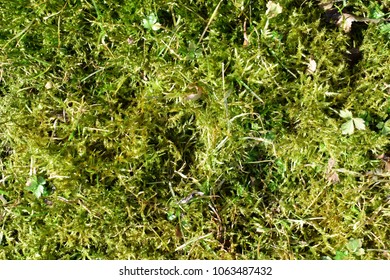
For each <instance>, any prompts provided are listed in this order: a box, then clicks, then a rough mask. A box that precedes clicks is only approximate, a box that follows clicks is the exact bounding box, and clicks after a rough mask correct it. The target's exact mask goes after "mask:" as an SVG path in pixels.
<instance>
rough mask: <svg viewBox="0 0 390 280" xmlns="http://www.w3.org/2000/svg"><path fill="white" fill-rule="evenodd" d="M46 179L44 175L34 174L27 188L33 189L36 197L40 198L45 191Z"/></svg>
mask: <svg viewBox="0 0 390 280" xmlns="http://www.w3.org/2000/svg"><path fill="white" fill-rule="evenodd" d="M45 184H46V181H45V179H44V178H43V177H42V176H38V177H37V176H35V175H34V176H33V177H32V178H30V179H29V181H28V183H27V188H26V190H28V191H31V192H32V193H33V194H34V195H35V196H36V198H40V197H41V196H42V194H43V193H44V192H45Z"/></svg>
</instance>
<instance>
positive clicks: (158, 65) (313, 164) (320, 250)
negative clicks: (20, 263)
mask: <svg viewBox="0 0 390 280" xmlns="http://www.w3.org/2000/svg"><path fill="white" fill-rule="evenodd" d="M255 2H256V3H255ZM267 2H268V1H246V0H241V1H238V0H229V1H221V2H219V1H201V0H198V1H195V0H194V1H184V0H179V1H174V2H167V1H101V0H68V1H45V0H31V1H28V4H27V5H26V3H25V1H21V0H20V1H19V0H10V1H2V3H0V26H1V28H0V124H1V126H0V135H1V142H0V170H1V171H0V172H1V178H0V195H2V201H0V204H1V205H0V258H1V259H389V258H390V252H389V250H390V241H389V240H390V238H389V233H390V227H389V222H390V203H389V195H390V184H389V179H388V178H389V177H388V174H389V173H388V170H387V168H386V166H385V167H384V166H383V164H385V162H384V161H383V160H380V159H378V156H379V155H381V154H386V153H387V152H388V151H389V147H390V146H389V145H390V143H389V136H388V130H386V129H387V127H386V125H385V124H386V121H387V120H388V119H389V114H390V104H389V84H390V71H389V65H390V50H389V42H390V37H389V33H388V31H389V28H388V26H387V25H385V24H364V23H363V24H361V26H358V27H357V28H356V29H355V30H356V31H354V32H352V33H350V34H347V33H345V32H343V30H341V29H340V28H338V27H336V26H333V25H332V24H328V23H326V22H325V20H324V17H323V11H322V10H321V9H320V8H319V7H318V2H316V1H313V0H306V1H293V0H281V1H279V4H280V5H281V7H282V8H283V11H282V13H281V14H279V15H277V16H275V17H272V18H270V14H268V15H266V10H267V7H266V4H267ZM275 2H276V1H275ZM348 2H353V3H351V5H350V6H351V7H352V8H353V10H354V13H355V14H357V15H360V16H367V15H368V14H369V13H370V11H372V9H373V7H376V9H377V10H380V11H382V12H383V13H387V12H388V11H389V9H390V2H389V1H363V0H362V1H360V0H356V1H348ZM340 5H341V4H340ZM152 14H155V16H156V17H157V20H158V22H156V23H153V24H158V23H159V24H161V28H160V29H159V30H152V29H150V30H148V29H147V28H145V27H144V26H143V20H144V19H147V18H148V16H149V15H152ZM245 22H246V23H245ZM244 24H245V25H246V29H247V30H246V33H247V37H248V41H247V42H248V43H249V44H248V45H247V46H244ZM158 27H159V26H156V29H158ZM202 34H203V36H202ZM352 47H355V48H359V49H360V50H361V52H362V54H363V55H362V56H361V59H360V60H359V61H352V63H351V61H350V60H348V56H347V55H346V53H347V52H348V51H349V50H350V49H351V48H352ZM310 59H312V60H314V61H316V63H317V67H316V69H315V71H314V72H312V73H310V72H308V71H307V68H308V63H309V61H310ZM189 96H190V97H189ZM191 96H196V97H200V98H198V99H197V98H192V97H191ZM345 109H347V110H349V111H350V112H352V114H353V116H354V117H359V118H362V119H363V120H364V122H365V126H366V129H365V130H355V132H354V133H353V134H352V135H345V134H342V130H341V126H342V124H343V123H344V122H345V120H344V119H342V118H341V117H340V115H339V114H338V112H340V110H345ZM332 163H333V166H332ZM37 176H38V177H40V178H43V179H44V180H45V182H46V184H45V185H44V188H45V193H44V194H43V195H42V196H41V197H39V198H37V197H36V196H34V194H33V193H32V192H30V191H28V190H27V189H26V183H27V182H28V181H29V180H30V181H31V178H36V177H37ZM193 192H197V193H196V194H195V195H193V199H192V200H190V199H189V201H188V203H180V201H181V200H182V199H185V198H189V197H188V196H189V195H190V194H191V193H193ZM200 192H201V193H203V195H202V194H201V193H200ZM182 202H183V201H182Z"/></svg>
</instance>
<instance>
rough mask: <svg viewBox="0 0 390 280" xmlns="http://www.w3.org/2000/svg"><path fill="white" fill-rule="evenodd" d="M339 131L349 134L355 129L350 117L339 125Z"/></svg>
mask: <svg viewBox="0 0 390 280" xmlns="http://www.w3.org/2000/svg"><path fill="white" fill-rule="evenodd" d="M341 131H342V133H343V134H347V135H351V134H353V132H354V131H355V128H354V126H353V121H352V119H351V120H349V121H347V122H345V123H343V124H342V125H341Z"/></svg>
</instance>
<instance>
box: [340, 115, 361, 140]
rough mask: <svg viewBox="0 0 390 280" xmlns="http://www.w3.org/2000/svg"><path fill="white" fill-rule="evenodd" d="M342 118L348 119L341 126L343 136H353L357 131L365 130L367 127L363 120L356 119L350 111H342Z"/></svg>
mask: <svg viewBox="0 0 390 280" xmlns="http://www.w3.org/2000/svg"><path fill="white" fill-rule="evenodd" d="M339 114H340V117H342V118H343V119H346V120H347V121H346V122H345V123H343V124H342V125H341V132H342V134H347V135H351V134H353V133H354V132H355V128H356V129H357V130H365V129H366V126H365V124H364V120H363V119H362V118H354V117H353V116H352V113H351V111H349V110H340V113H339Z"/></svg>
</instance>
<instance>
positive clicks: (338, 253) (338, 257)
mask: <svg viewBox="0 0 390 280" xmlns="http://www.w3.org/2000/svg"><path fill="white" fill-rule="evenodd" d="M347 256H348V252H344V251H336V256H335V257H334V259H335V260H343V259H344V258H345V257H347Z"/></svg>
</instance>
